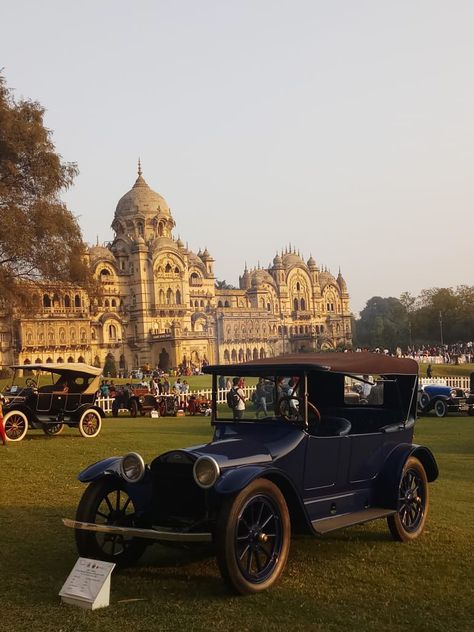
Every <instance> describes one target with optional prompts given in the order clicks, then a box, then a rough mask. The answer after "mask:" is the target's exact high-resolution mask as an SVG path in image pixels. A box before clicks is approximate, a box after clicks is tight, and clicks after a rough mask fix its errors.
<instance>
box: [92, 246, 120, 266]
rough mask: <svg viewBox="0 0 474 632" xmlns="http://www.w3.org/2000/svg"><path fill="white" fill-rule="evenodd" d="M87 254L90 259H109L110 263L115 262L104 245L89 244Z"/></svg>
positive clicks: (112, 255) (93, 260) (94, 260)
mask: <svg viewBox="0 0 474 632" xmlns="http://www.w3.org/2000/svg"><path fill="white" fill-rule="evenodd" d="M89 256H90V258H91V261H92V262H93V263H95V262H96V261H110V262H111V263H117V260H116V259H115V257H114V254H113V253H112V252H111V251H110V250H109V249H108V248H106V247H105V246H98V245H97V246H91V247H90V248H89Z"/></svg>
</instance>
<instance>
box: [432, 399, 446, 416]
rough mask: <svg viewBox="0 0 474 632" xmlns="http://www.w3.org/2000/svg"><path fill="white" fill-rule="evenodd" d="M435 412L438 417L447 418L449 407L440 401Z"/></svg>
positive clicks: (437, 402)
mask: <svg viewBox="0 0 474 632" xmlns="http://www.w3.org/2000/svg"><path fill="white" fill-rule="evenodd" d="M434 411H435V415H436V417H446V415H447V414H448V406H447V404H446V402H445V401H443V400H442V399H438V400H437V401H436V402H435V405H434Z"/></svg>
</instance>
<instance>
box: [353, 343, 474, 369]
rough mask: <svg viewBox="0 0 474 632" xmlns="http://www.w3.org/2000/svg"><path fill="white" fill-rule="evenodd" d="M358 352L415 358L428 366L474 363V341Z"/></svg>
mask: <svg viewBox="0 0 474 632" xmlns="http://www.w3.org/2000/svg"><path fill="white" fill-rule="evenodd" d="M357 351H372V352H375V353H384V354H385V355H391V356H397V357H399V358H413V359H414V360H416V361H417V362H423V363H428V364H465V363H471V362H474V341H468V342H457V343H455V344H449V345H441V344H440V345H419V346H412V347H408V348H407V349H402V348H401V347H396V348H395V349H382V348H379V347H376V348H374V349H369V348H358V349H356V352H357Z"/></svg>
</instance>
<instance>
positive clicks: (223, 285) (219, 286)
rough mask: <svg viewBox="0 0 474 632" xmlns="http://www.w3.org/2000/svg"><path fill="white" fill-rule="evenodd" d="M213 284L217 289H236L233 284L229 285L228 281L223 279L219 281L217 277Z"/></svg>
mask: <svg viewBox="0 0 474 632" xmlns="http://www.w3.org/2000/svg"><path fill="white" fill-rule="evenodd" d="M215 286H216V289H218V290H235V289H237V288H236V287H235V286H234V285H231V284H230V283H227V282H226V280H225V279H224V280H223V281H219V280H218V279H216V282H215Z"/></svg>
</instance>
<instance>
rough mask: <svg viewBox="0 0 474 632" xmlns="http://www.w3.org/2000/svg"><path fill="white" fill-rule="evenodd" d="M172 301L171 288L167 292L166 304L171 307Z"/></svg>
mask: <svg viewBox="0 0 474 632" xmlns="http://www.w3.org/2000/svg"><path fill="white" fill-rule="evenodd" d="M172 300H173V292H172V291H171V288H170V287H169V288H168V290H167V292H166V304H167V305H171V301H172Z"/></svg>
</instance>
